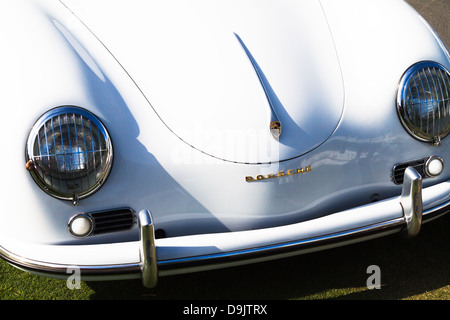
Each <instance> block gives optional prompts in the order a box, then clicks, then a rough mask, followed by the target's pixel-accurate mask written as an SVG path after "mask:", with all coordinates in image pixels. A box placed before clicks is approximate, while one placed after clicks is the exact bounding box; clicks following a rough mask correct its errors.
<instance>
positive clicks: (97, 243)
mask: <svg viewBox="0 0 450 320" xmlns="http://www.w3.org/2000/svg"><path fill="white" fill-rule="evenodd" d="M0 25H1V28H0V40H1V43H2V49H1V50H0V70H1V73H0V79H1V84H2V86H1V87H2V91H1V93H2V101H3V103H2V105H3V110H4V115H5V116H4V117H3V121H2V126H1V127H0V130H1V136H2V137H3V147H2V152H3V155H2V157H0V162H1V167H2V168H4V169H5V171H4V172H3V174H2V176H3V178H4V182H5V186H4V187H3V189H2V192H1V202H2V204H3V209H2V210H1V211H0V256H1V257H2V258H4V259H5V260H6V261H8V262H9V263H11V264H12V265H15V266H17V267H19V268H21V269H24V270H27V271H30V272H34V273H38V274H43V275H49V276H54V277H66V276H67V273H66V271H67V268H69V267H71V266H77V267H79V268H80V272H81V276H82V278H83V279H86V280H99V279H123V278H134V277H141V278H142V280H143V283H144V285H145V286H148V287H153V286H155V285H156V283H157V279H158V277H159V276H166V275H171V274H179V273H185V272H194V271H200V270H207V269H213V268H221V267H227V266H233V265H238V264H243V263H251V262H257V261H263V260H267V259H274V258H278V257H286V256H289V255H294V254H300V253H306V252H310V251H314V250H321V249H325V248H330V247H333V246H337V245H343V244H348V243H352V242H355V241H361V240H367V239H371V238H374V237H377V236H383V235H388V234H392V233H395V232H404V233H406V234H407V235H409V236H414V235H416V234H417V233H418V232H419V230H420V227H421V224H422V223H423V222H424V221H426V220H430V219H431V218H434V217H437V216H439V215H442V214H444V213H446V211H448V210H449V208H450V166H449V165H447V164H448V163H450V138H446V136H447V135H448V134H449V132H450V73H449V69H450V56H449V52H448V50H447V49H446V47H445V45H444V44H443V42H442V41H441V40H440V38H439V37H438V35H437V34H436V33H435V32H434V31H433V29H432V28H431V27H430V26H429V25H428V24H427V22H425V21H424V19H423V18H422V17H421V16H420V15H419V14H418V13H416V12H415V11H414V10H413V9H412V8H411V7H410V6H409V5H407V4H406V3H404V2H403V1H400V0H363V1H361V0H342V1H335V0H298V1H292V0H276V1H275V0H264V1H261V0H192V1H182V0H164V1H144V0H127V1H125V0H114V1H111V0H14V1H2V2H1V3H0Z"/></svg>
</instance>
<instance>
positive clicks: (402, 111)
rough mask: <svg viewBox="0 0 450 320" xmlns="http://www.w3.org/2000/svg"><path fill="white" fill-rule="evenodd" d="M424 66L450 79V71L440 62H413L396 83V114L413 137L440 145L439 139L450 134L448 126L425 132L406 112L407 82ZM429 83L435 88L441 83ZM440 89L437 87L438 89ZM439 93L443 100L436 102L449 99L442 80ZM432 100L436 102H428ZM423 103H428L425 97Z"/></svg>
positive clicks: (449, 87) (408, 87) (449, 93)
mask: <svg viewBox="0 0 450 320" xmlns="http://www.w3.org/2000/svg"><path fill="white" fill-rule="evenodd" d="M426 68H428V70H430V68H431V69H434V70H435V73H436V72H437V71H436V70H439V72H440V75H441V76H442V77H447V78H448V79H450V71H449V70H448V69H447V68H446V67H445V66H443V65H442V64H440V63H438V62H435V61H430V60H427V61H420V62H417V63H415V64H413V65H412V66H410V67H409V68H408V69H407V70H406V72H405V73H404V74H403V75H402V77H401V80H400V82H399V85H398V90H397V100H396V107H397V114H398V117H399V119H400V121H401V123H402V125H403V127H404V128H405V130H406V131H407V132H408V133H409V134H410V135H411V136H412V137H414V138H415V139H417V140H419V141H422V142H429V143H433V144H434V145H440V143H441V140H442V139H444V138H445V137H446V136H447V135H449V134H450V127H449V128H447V129H446V130H443V131H442V132H438V133H437V134H430V133H427V132H423V131H422V130H420V129H419V128H417V125H416V124H415V123H414V122H413V121H412V120H411V119H410V117H409V115H408V112H407V106H406V102H405V101H406V95H407V91H408V89H410V85H409V82H410V81H411V79H412V78H413V77H414V76H415V75H416V74H418V73H419V72H420V71H422V70H424V69H426ZM447 81H448V80H447ZM418 85H419V84H418ZM420 85H423V84H420ZM427 85H428V84H427ZM431 85H432V86H436V88H437V87H438V86H439V85H442V82H439V83H438V84H437V85H436V84H435V83H433V82H432V81H431ZM428 86H429V85H428ZM430 89H431V87H430ZM440 90H441V89H439V91H440ZM439 93H442V97H441V98H442V99H443V100H438V103H439V102H442V101H444V103H445V101H448V100H449V99H450V96H449V95H450V86H448V85H446V84H445V82H444V86H443V89H442V92H439ZM439 93H437V94H436V96H439ZM434 102H436V101H430V103H434ZM425 103H428V101H427V99H425ZM420 104H421V105H422V104H424V103H423V102H421V103H420Z"/></svg>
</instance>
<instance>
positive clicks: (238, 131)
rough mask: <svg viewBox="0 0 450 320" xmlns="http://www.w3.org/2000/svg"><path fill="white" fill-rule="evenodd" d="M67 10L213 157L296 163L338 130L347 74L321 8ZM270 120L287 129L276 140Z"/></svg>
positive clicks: (229, 3) (107, 6) (177, 3)
mask: <svg viewBox="0 0 450 320" xmlns="http://www.w3.org/2000/svg"><path fill="white" fill-rule="evenodd" d="M61 2H63V3H64V4H65V5H66V6H67V7H68V8H69V9H70V10H71V11H72V12H73V13H74V14H75V15H77V16H78V17H79V18H80V19H81V20H82V21H83V23H85V24H86V25H87V27H88V28H89V29H90V30H91V31H92V32H93V33H94V34H95V35H96V36H97V37H98V38H99V39H100V41H102V43H103V44H104V45H105V47H106V48H107V49H108V50H109V51H110V52H111V53H112V54H113V55H114V57H115V58H116V59H117V60H118V62H119V63H120V64H121V65H122V66H123V68H124V69H125V70H126V71H127V72H128V74H129V75H130V76H131V78H132V79H133V80H134V81H135V83H136V84H137V86H138V87H139V88H140V90H141V91H142V92H143V94H144V95H145V96H146V98H147V99H148V101H149V103H150V104H151V106H152V107H153V108H154V110H155V112H156V113H157V114H158V115H159V117H160V118H161V120H162V121H163V122H164V123H165V124H166V125H167V127H168V128H169V129H170V130H171V131H172V132H173V133H174V134H176V135H177V136H178V137H180V139H182V140H183V141H185V142H186V143H188V144H189V145H191V146H192V147H194V148H196V149H198V150H200V151H202V152H204V153H207V154H209V155H211V156H213V157H216V158H220V159H224V160H227V161H233V162H240V163H271V162H277V161H282V160H286V159H290V158H294V157H297V156H299V155H302V154H305V153H307V152H309V151H311V150H312V149H314V148H316V147H317V146H319V145H320V144H321V143H323V142H324V141H325V140H326V139H327V138H328V137H329V136H330V135H331V134H332V133H333V132H334V130H335V129H336V127H337V126H338V124H339V121H340V118H341V116H342V112H343V100H344V91H343V83H342V76H341V72H340V67H339V62H338V59H337V55H336V51H335V48H334V45H333V39H332V37H331V34H330V30H329V29H328V24H327V21H326V18H325V16H324V14H323V11H322V8H321V5H320V2H319V1H317V0H307V1H295V2H292V1H284V0H282V1H261V0H246V1H242V0H223V1H211V0H190V1H183V0H164V1H148V0H126V1H125V0H114V1H111V0H62V1H61ZM273 113H275V114H276V116H277V117H278V119H279V121H280V122H281V126H282V129H281V135H280V137H279V138H278V139H276V138H274V136H273V135H272V134H271V132H270V130H269V124H270V121H271V116H272V115H273ZM155 139H158V137H155ZM172 152H173V154H174V156H176V157H183V154H181V153H179V152H177V150H172ZM184 160H186V161H190V160H193V159H184Z"/></svg>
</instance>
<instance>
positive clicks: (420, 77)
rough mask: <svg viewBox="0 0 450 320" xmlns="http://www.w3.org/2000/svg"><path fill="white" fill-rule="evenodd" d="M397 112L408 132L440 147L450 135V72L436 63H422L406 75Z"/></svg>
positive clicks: (400, 90) (409, 70) (401, 82)
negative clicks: (442, 141) (441, 142)
mask: <svg viewBox="0 0 450 320" xmlns="http://www.w3.org/2000/svg"><path fill="white" fill-rule="evenodd" d="M397 111H398V114H399V116H400V119H401V121H402V123H403V125H404V127H405V128H406V130H407V131H408V132H409V133H410V134H412V135H413V136H414V137H415V138H417V139H419V140H421V141H427V142H433V143H435V144H439V143H440V141H441V139H443V138H444V137H445V136H446V135H448V134H449V132H450V73H449V71H448V70H447V69H445V67H443V66H441V65H440V64H438V63H435V62H428V61H426V62H419V63H417V64H415V65H413V66H412V67H410V68H409V69H408V70H407V71H406V72H405V74H404V75H403V77H402V79H401V81H400V86H399V90H398V95H397Z"/></svg>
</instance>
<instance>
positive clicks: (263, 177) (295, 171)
mask: <svg viewBox="0 0 450 320" xmlns="http://www.w3.org/2000/svg"><path fill="white" fill-rule="evenodd" d="M309 171H311V166H307V167H305V168H300V169H290V170H287V171H278V172H277V173H269V174H266V175H262V174H259V175H257V176H256V177H252V176H247V177H245V181H247V182H252V181H261V180H266V179H273V178H280V177H283V176H292V175H294V174H300V173H306V172H309Z"/></svg>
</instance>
